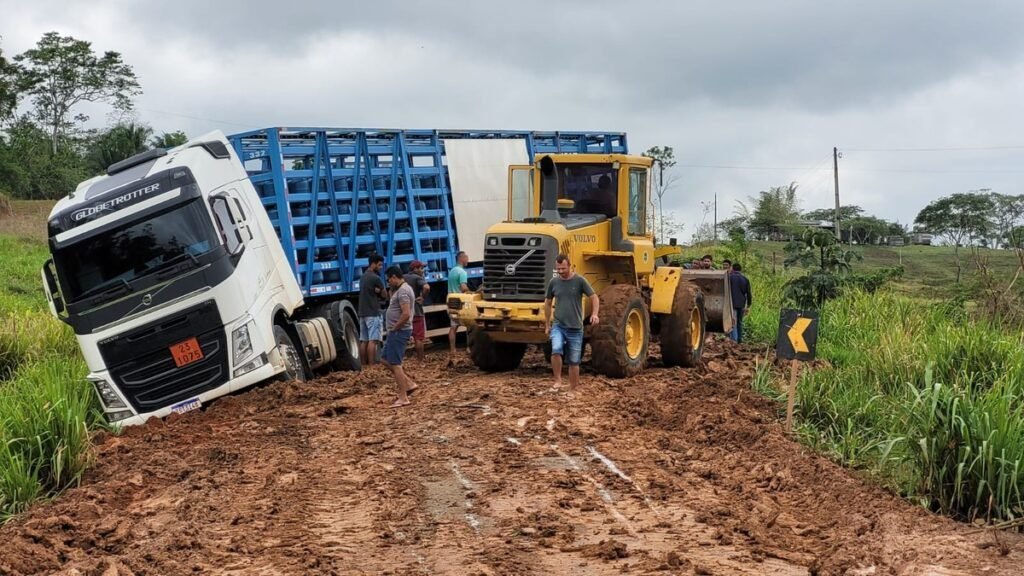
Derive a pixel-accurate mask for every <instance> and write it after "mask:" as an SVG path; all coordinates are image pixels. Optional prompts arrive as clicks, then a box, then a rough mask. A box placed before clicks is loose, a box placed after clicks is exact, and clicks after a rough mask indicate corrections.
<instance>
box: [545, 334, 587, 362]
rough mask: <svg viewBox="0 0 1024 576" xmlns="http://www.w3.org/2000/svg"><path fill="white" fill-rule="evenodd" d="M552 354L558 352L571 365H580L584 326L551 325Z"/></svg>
mask: <svg viewBox="0 0 1024 576" xmlns="http://www.w3.org/2000/svg"><path fill="white" fill-rule="evenodd" d="M551 354H552V355H555V354H558V355H559V356H561V357H562V359H563V360H564V361H565V363H566V364H567V365H569V366H578V365H579V363H580V359H581V358H582V356H583V328H576V329H573V328H565V327H564V326H559V325H558V324H552V325H551Z"/></svg>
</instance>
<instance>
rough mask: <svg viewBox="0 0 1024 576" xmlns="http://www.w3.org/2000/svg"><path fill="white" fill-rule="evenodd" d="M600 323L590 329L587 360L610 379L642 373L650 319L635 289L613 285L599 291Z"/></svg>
mask: <svg viewBox="0 0 1024 576" xmlns="http://www.w3.org/2000/svg"><path fill="white" fill-rule="evenodd" d="M600 296H601V314H600V316H601V322H600V323H599V324H598V325H597V326H594V327H593V328H592V329H591V337H590V361H591V365H592V366H593V367H594V370H595V371H597V372H598V373H599V374H604V375H605V376H611V377H612V378H624V377H627V376H633V375H635V374H637V373H638V372H640V371H641V370H643V368H644V364H646V362H647V348H648V344H650V339H651V330H650V317H649V315H648V312H647V306H646V305H645V304H644V300H643V297H642V296H641V295H640V291H639V290H637V288H636V286H632V285H629V284H616V285H613V286H609V287H607V288H605V289H604V290H603V291H602V292H601V295H600Z"/></svg>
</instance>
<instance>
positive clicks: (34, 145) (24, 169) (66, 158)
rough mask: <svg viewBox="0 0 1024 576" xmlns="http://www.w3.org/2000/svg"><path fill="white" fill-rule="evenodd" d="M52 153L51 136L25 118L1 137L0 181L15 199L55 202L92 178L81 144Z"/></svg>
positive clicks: (14, 124)
mask: <svg viewBox="0 0 1024 576" xmlns="http://www.w3.org/2000/svg"><path fill="white" fill-rule="evenodd" d="M72 144H73V145H72V146H64V147H62V148H61V149H60V150H59V151H58V152H57V153H56V154H54V153H52V151H51V150H50V138H49V135H48V134H47V133H46V132H45V131H44V130H43V129H41V128H40V127H39V126H37V125H36V124H35V123H33V122H32V121H31V119H29V118H27V117H25V116H22V117H20V118H17V119H15V120H13V121H12V122H11V123H10V126H9V127H7V129H6V130H4V134H3V136H2V137H0V182H2V183H3V187H5V188H7V189H8V190H9V191H10V193H11V195H12V196H13V197H15V198H25V199H55V198H60V197H61V196H64V195H65V194H67V193H69V192H71V191H72V190H74V189H75V186H76V185H77V184H78V183H79V182H81V181H82V180H85V179H86V178H87V177H88V176H89V171H88V169H87V168H86V166H85V162H84V161H83V159H82V154H81V152H80V148H81V146H80V145H79V144H80V143H79V141H77V140H75V141H73V142H72Z"/></svg>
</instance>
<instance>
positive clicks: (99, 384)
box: [89, 377, 128, 420]
mask: <svg viewBox="0 0 1024 576" xmlns="http://www.w3.org/2000/svg"><path fill="white" fill-rule="evenodd" d="M89 382H92V387H93V388H95V389H96V395H97V396H99V397H100V403H101V404H103V408H104V409H106V410H117V409H122V408H127V407H128V406H127V405H126V404H125V403H124V400H121V397H120V396H118V395H117V392H116V391H115V390H114V387H113V386H111V385H110V383H109V382H107V381H106V380H104V379H103V378H99V377H91V378H89ZM122 420H123V418H122Z"/></svg>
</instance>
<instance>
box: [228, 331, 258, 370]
mask: <svg viewBox="0 0 1024 576" xmlns="http://www.w3.org/2000/svg"><path fill="white" fill-rule="evenodd" d="M251 324H252V322H251V321H250V322H247V323H245V324H243V325H241V326H239V327H238V328H235V330H234V331H233V332H231V365H232V366H238V364H239V363H240V362H241V361H242V360H244V359H245V358H247V357H248V356H249V355H251V354H252V339H251V338H250V337H249V326H250V325H251ZM253 327H254V328H255V326H253Z"/></svg>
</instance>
